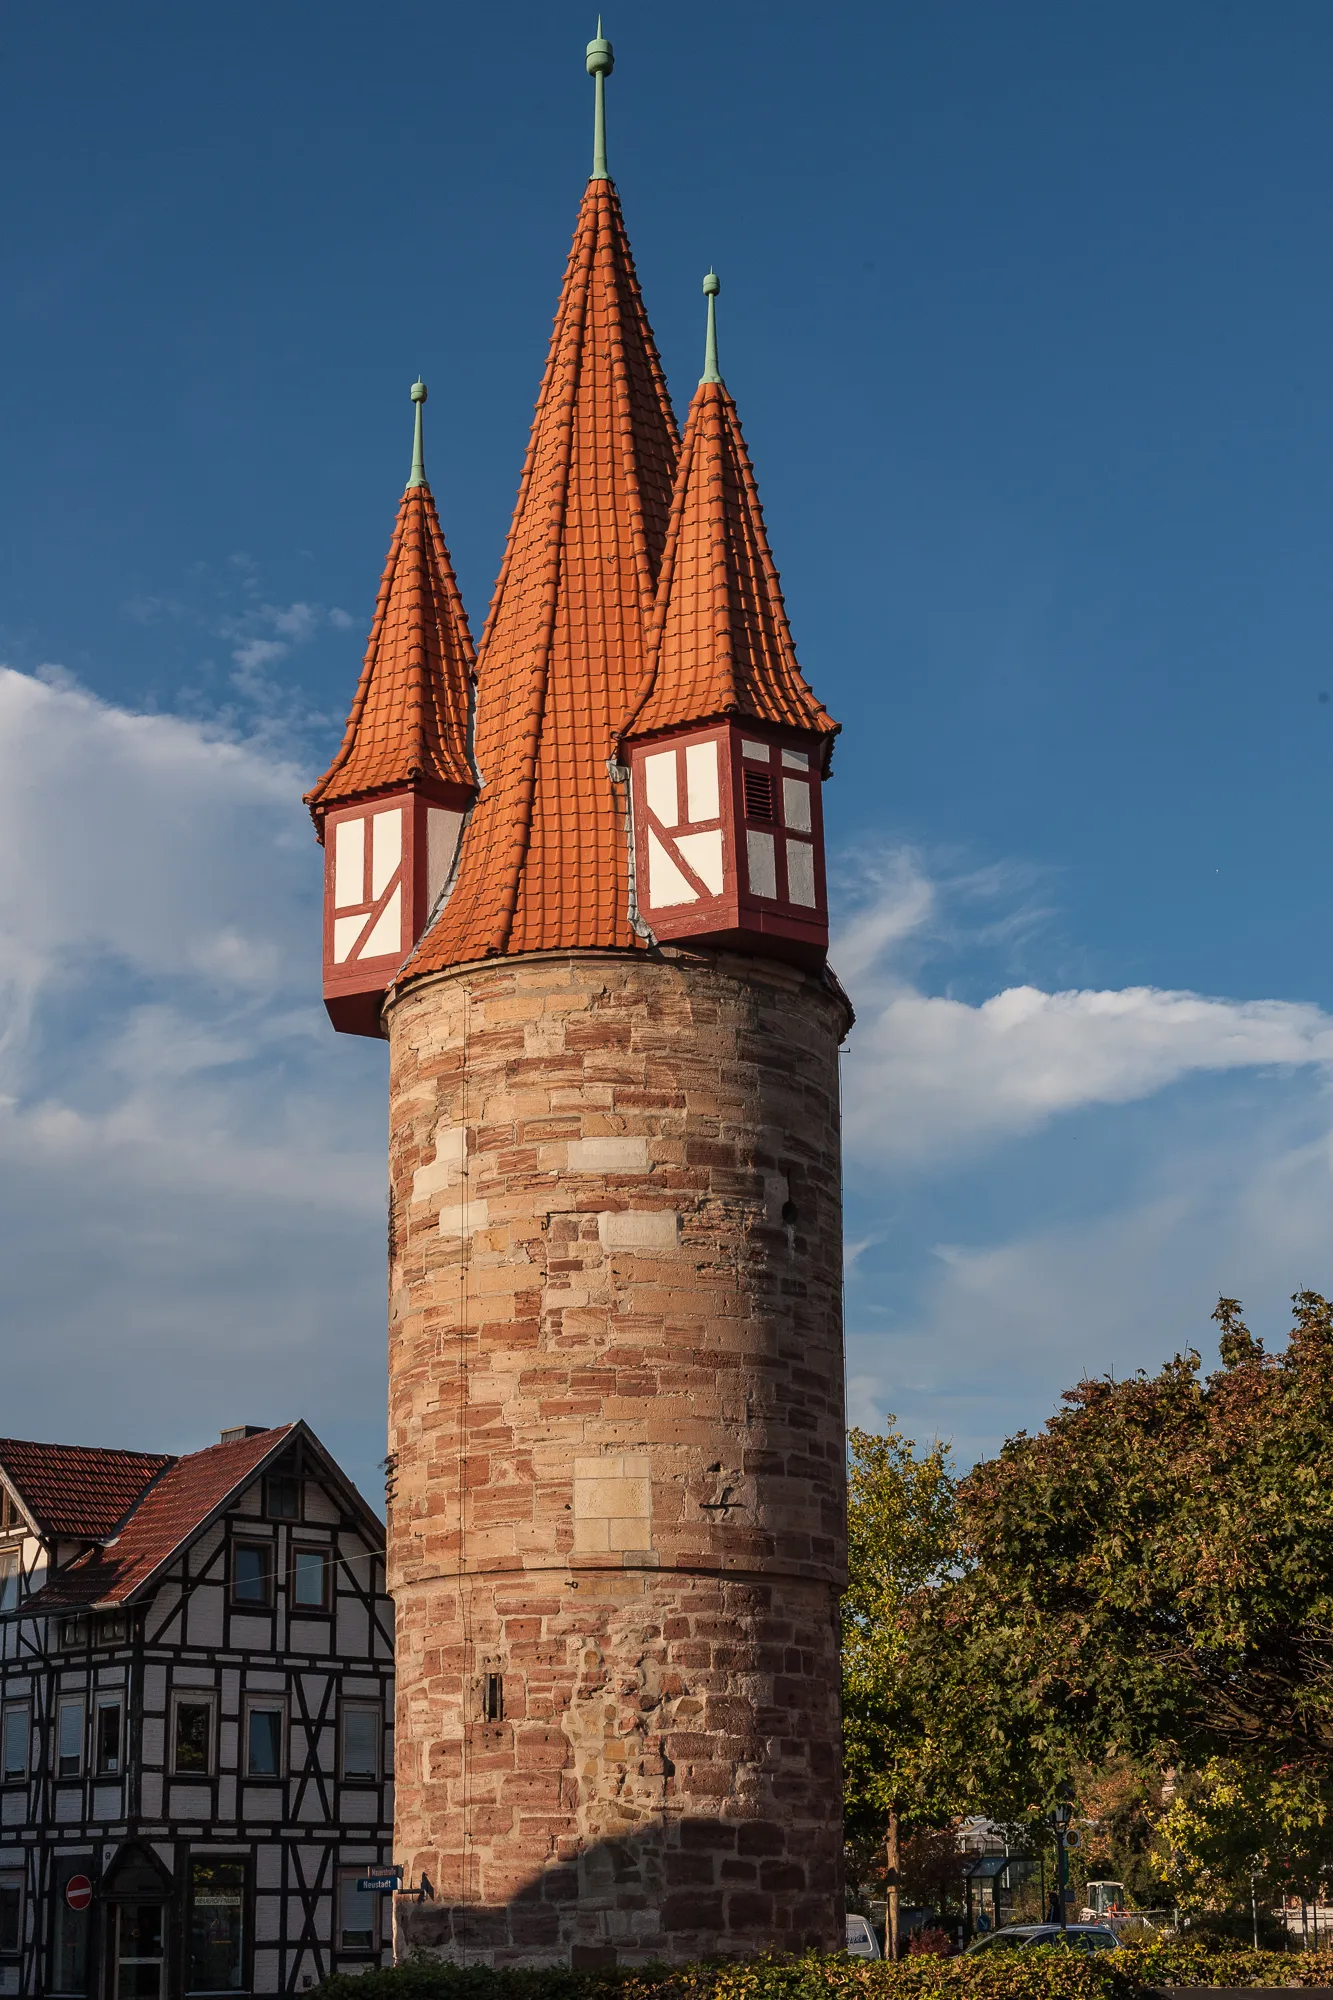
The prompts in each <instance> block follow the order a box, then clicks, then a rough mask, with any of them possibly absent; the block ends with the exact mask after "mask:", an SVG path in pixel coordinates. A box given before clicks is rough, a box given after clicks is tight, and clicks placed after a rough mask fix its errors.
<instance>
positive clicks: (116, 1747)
mask: <svg viewBox="0 0 1333 2000" xmlns="http://www.w3.org/2000/svg"><path fill="white" fill-rule="evenodd" d="M93 1769H94V1771H96V1773H97V1775H98V1777H99V1778H118V1777H119V1776H120V1702H119V1700H116V1701H106V1700H101V1701H99V1702H98V1704H97V1708H96V1711H95V1713H94V1717H93Z"/></svg>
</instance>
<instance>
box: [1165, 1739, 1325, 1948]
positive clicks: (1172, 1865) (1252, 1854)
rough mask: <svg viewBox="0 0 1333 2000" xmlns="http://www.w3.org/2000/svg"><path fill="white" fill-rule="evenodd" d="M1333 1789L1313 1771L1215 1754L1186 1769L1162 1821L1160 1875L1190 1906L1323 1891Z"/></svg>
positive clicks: (1209, 1906) (1204, 1907)
mask: <svg viewBox="0 0 1333 2000" xmlns="http://www.w3.org/2000/svg"><path fill="white" fill-rule="evenodd" d="M1331 1836H1333V1789H1331V1788H1330V1785H1329V1782H1328V1780H1327V1779H1325V1778H1321V1777H1320V1776H1318V1775H1316V1774H1315V1773H1313V1772H1312V1771H1309V1770H1294V1769H1289V1768H1288V1769H1281V1770H1276V1771H1272V1770H1265V1769H1264V1768H1263V1766H1262V1765H1261V1763H1260V1762H1259V1761H1258V1760H1256V1759H1254V1758H1236V1757H1210V1758H1209V1760H1208V1762H1207V1763H1206V1764H1205V1765H1204V1766H1203V1767H1202V1769H1201V1770H1198V1771H1194V1772H1189V1773H1186V1774H1185V1776H1184V1777H1183V1779H1182V1780H1181V1782H1180V1785H1179V1787H1178V1789H1177V1792H1176V1796H1175V1798H1174V1799H1173V1800H1172V1802H1171V1804H1170V1806H1169V1807H1168V1809H1167V1811H1166V1812H1165V1813H1164V1814H1163V1816H1162V1818H1161V1819H1160V1821H1159V1822H1158V1826H1157V1852H1158V1859H1159V1861H1160V1865H1161V1869H1162V1873H1163V1875H1164V1876H1165V1878H1166V1880H1167V1881H1168V1882H1169V1883H1170V1885H1171V1888H1172V1892H1173V1894H1174V1896H1175V1899H1176V1901H1177V1902H1178V1903H1179V1904H1180V1906H1181V1907H1182V1908H1183V1909H1187V1910H1217V1909H1225V1908H1228V1907H1232V1906H1234V1905H1236V1904H1237V1903H1240V1904H1242V1905H1243V1904H1245V1903H1247V1902H1249V1900H1250V1897H1251V1894H1252V1890H1253V1891H1257V1892H1258V1894H1259V1895H1260V1896H1261V1897H1262V1901H1263V1903H1264V1904H1265V1905H1268V1904H1270V1903H1271V1902H1272V1900H1273V1898H1274V1897H1276V1896H1291V1895H1296V1896H1314V1895H1317V1892H1318V1886H1319V1883H1320V1881H1321V1879H1322V1878H1323V1877H1324V1876H1325V1875H1326V1874H1327V1872H1328V1858H1329V1849H1330V1844H1331Z"/></svg>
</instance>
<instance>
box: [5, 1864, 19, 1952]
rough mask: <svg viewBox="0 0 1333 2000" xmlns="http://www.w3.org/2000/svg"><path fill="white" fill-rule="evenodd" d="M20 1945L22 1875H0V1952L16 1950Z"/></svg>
mask: <svg viewBox="0 0 1333 2000" xmlns="http://www.w3.org/2000/svg"><path fill="white" fill-rule="evenodd" d="M22 1946H23V1877H22V1876H21V1875H19V1874H17V1873H15V1874H12V1875H10V1874H5V1875H0V1952H17V1951H20V1950H21V1949H22Z"/></svg>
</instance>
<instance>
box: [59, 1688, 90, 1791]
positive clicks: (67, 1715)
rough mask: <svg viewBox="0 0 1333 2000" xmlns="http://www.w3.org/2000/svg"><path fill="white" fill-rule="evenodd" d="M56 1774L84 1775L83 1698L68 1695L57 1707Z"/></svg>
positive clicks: (70, 1776) (66, 1775)
mask: <svg viewBox="0 0 1333 2000" xmlns="http://www.w3.org/2000/svg"><path fill="white" fill-rule="evenodd" d="M56 1776H57V1777H58V1778H80V1777H82V1776H83V1699H82V1697H81V1696H78V1695H76V1696H74V1697H73V1698H70V1697H68V1696H67V1697H66V1698H65V1699H64V1700H63V1701H61V1702H60V1703H59V1705H58V1707H57V1709H56Z"/></svg>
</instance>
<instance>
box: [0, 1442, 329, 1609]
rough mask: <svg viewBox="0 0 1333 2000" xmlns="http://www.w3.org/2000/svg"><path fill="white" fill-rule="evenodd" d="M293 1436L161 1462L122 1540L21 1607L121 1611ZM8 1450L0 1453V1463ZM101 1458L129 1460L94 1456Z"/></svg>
mask: <svg viewBox="0 0 1333 2000" xmlns="http://www.w3.org/2000/svg"><path fill="white" fill-rule="evenodd" d="M295 1429H296V1426H295V1424H282V1425H279V1426H278V1427H277V1428H276V1429H275V1430H268V1431H260V1432H258V1433H257V1434H256V1435H255V1436H254V1437H248V1438H238V1439H236V1440H235V1441H234V1442H233V1443H231V1444H215V1445H210V1446H208V1448H207V1449H206V1450H204V1451H193V1452H190V1453H189V1454H188V1455H187V1456H186V1457H184V1458H177V1459H161V1460H158V1461H157V1463H158V1465H160V1466H165V1467H166V1468H167V1469H166V1470H165V1471H163V1472H161V1473H160V1476H159V1477H158V1478H157V1479H156V1480H155V1482H154V1483H152V1484H151V1485H149V1486H148V1488H147V1490H146V1491H145V1492H144V1494H143V1498H142V1499H141V1500H140V1501H139V1504H138V1505H137V1506H136V1507H135V1508H134V1510H133V1512H132V1513H131V1514H130V1516H129V1518H128V1520H126V1521H125V1523H124V1526H123V1527H122V1528H121V1531H120V1533H119V1534H118V1535H117V1536H116V1537H115V1539H114V1540H113V1541H111V1542H110V1543H109V1544H107V1545H106V1546H102V1547H98V1548H95V1549H91V1550H89V1551H88V1552H87V1553H86V1554H84V1555H82V1556H79V1557H78V1558H77V1559H76V1560H75V1561H74V1562H72V1563H70V1564H69V1565H68V1566H67V1567H64V1568H62V1569H59V1570H57V1571H55V1572H54V1574H53V1575H52V1576H51V1580H50V1581H49V1582H48V1583H47V1584H46V1585H45V1586H44V1587H43V1588H42V1589H41V1590H40V1591H38V1592H37V1593H36V1594H35V1595H34V1596H33V1597H31V1598H29V1600H28V1602H27V1603H26V1604H25V1605H24V1607H23V1608H24V1610H25V1611H34V1612H35V1611H48V1610H49V1611H58V1610H65V1609H74V1608H77V1607H79V1606H83V1605H91V1604H98V1605H116V1604H126V1603H128V1602H129V1601H130V1599H131V1598H132V1597H133V1596H134V1594H135V1592H136V1591H137V1590H138V1589H139V1588H140V1587H141V1586H142V1585H143V1584H145V1583H147V1582H148V1581H149V1579H150V1578H151V1577H152V1576H153V1575H154V1573H155V1572H156V1571H157V1570H159V1569H160V1568H161V1566H162V1564H163V1563H164V1562H167V1561H168V1560H169V1559H170V1558H171V1557H172V1556H173V1555H174V1554H175V1552H176V1550H177V1549H178V1548H179V1547H180V1546H181V1544H182V1542H184V1541H186V1540H187V1539H188V1537H189V1536H190V1535H192V1534H193V1533H194V1531H195V1530H196V1529H197V1528H199V1527H201V1526H202V1524H203V1523H204V1522H205V1521H206V1520H207V1519H208V1517H209V1515H210V1514H212V1513H213V1512H214V1510H215V1509H216V1508H218V1507H219V1506H221V1505H222V1503H223V1501H224V1500H226V1499H227V1497H228V1496H229V1494H231V1493H233V1492H234V1491H235V1490H236V1488H237V1487H238V1486H241V1485H243V1484H244V1483H245V1482H246V1480H247V1479H249V1478H251V1477H253V1475H254V1474H255V1472H256V1471H257V1470H258V1468H259V1467H260V1466H261V1465H262V1464H263V1462H264V1460H265V1459H267V1458H269V1457H270V1456H271V1455H272V1454H273V1452H274V1451H275V1450H276V1449H277V1447H278V1446H279V1445H280V1444H282V1442H283V1441H284V1440H285V1439H286V1438H288V1437H289V1436H290V1435H291V1433H292V1432H293V1431H294V1430H295ZM4 1450H5V1447H3V1446H0V1458H3V1456H4ZM92 1455H95V1456H102V1457H106V1458H116V1457H130V1456H133V1455H134V1454H131V1453H127V1452H126V1453H116V1452H107V1453H103V1454H92Z"/></svg>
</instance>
